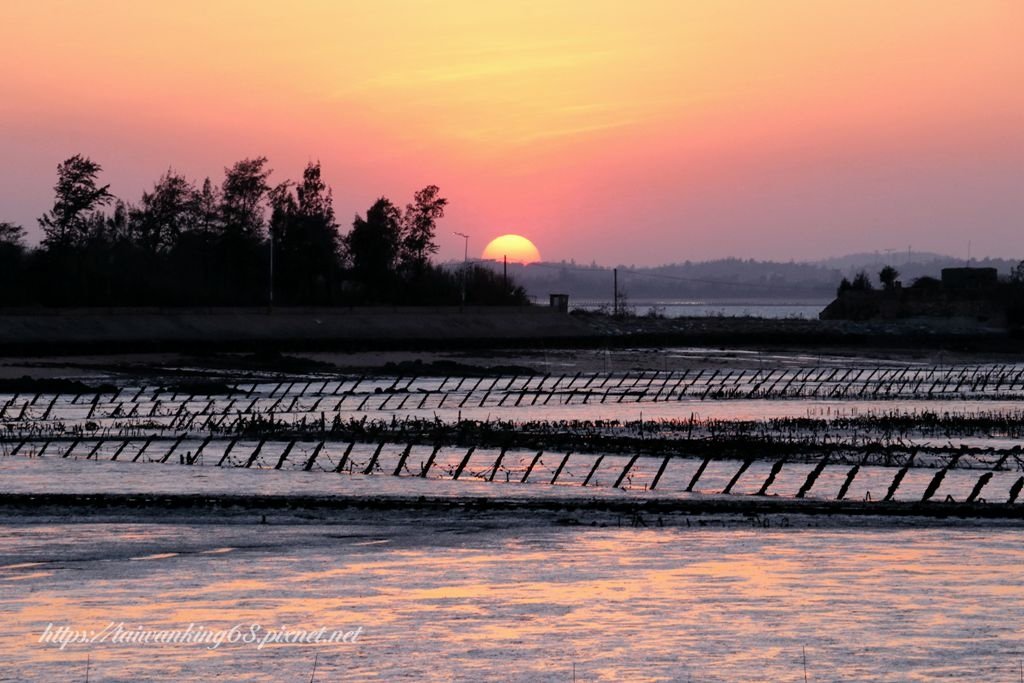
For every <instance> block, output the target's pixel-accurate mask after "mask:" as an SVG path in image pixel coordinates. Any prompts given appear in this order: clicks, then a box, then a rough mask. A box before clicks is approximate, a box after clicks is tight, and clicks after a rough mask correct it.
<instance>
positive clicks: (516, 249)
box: [483, 235, 540, 265]
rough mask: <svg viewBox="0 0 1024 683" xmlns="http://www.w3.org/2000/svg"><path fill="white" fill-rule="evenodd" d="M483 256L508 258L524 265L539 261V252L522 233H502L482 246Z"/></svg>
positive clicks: (494, 259)
mask: <svg viewBox="0 0 1024 683" xmlns="http://www.w3.org/2000/svg"><path fill="white" fill-rule="evenodd" d="M483 258H485V259H491V260H493V261H501V260H503V259H505V258H508V260H509V261H511V262H512V263H522V264H523V265H526V264H528V263H536V262H537V261H540V252H539V251H538V250H537V247H536V246H535V245H534V244H533V242H531V241H530V240H528V239H526V238H525V237H523V236H522V235H502V236H501V237H496V238H494V239H493V240H491V241H490V243H489V244H488V245H487V246H486V247H484V253H483Z"/></svg>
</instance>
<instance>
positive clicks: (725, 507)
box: [0, 493, 1024, 523]
mask: <svg viewBox="0 0 1024 683" xmlns="http://www.w3.org/2000/svg"><path fill="white" fill-rule="evenodd" d="M344 511H349V512H363V513H386V512H396V511H401V512H406V513H413V514H419V513H424V514H429V515H436V514H437V513H453V514H455V515H460V516H465V517H474V516H478V515H488V514H494V513H505V514H511V515H513V516H515V515H519V514H530V513H548V514H553V515H559V516H560V517H559V519H564V518H565V517H564V516H565V515H581V516H582V515H592V516H593V515H597V516H604V515H608V514H611V515H628V516H635V515H639V516H645V515H646V516H655V517H656V516H658V515H689V516H700V515H741V516H763V515H780V514H795V515H807V516H819V517H826V518H831V517H851V518H901V519H922V520H923V519H929V520H953V521H957V520H967V519H986V520H1012V521H1019V520H1024V505H1005V504H995V503H945V502H927V503H922V502H895V501H890V502H881V501H879V502H871V501H819V500H808V499H795V498H781V497H779V498H775V497H771V496H746V497H744V496H733V497H731V498H728V499H727V498H703V497H697V496H695V497H692V498H686V499H672V498H647V499H636V500H609V499H606V498H601V499H598V498H592V499H580V498H578V497H561V498H547V497H546V498H538V499H533V498H530V499H525V498H492V497H482V496H458V497H442V496H417V497H410V496H357V495H353V496H344V495H339V496H304V495H260V496H248V495H233V494H217V495H209V494H155V493H154V494H145V493H89V494H80V493H4V494H0V516H6V515H14V516H17V517H18V518H24V519H26V520H27V519H30V518H31V517H32V516H61V517H64V518H65V521H71V520H67V519H66V516H69V515H76V516H80V517H82V518H83V519H82V521H89V520H88V517H91V516H99V517H103V516H110V515H132V516H138V517H139V519H135V520H133V521H144V520H145V518H146V517H147V516H149V519H150V520H151V521H158V522H159V521H165V520H166V518H167V517H168V516H173V515H174V514H176V513H195V512H210V513H213V512H216V513H224V514H226V515H234V514H238V513H244V514H245V515H246V516H248V517H253V516H255V515H261V514H272V513H275V512H281V513H290V514H301V513H308V514H310V515H316V514H330V513H337V512H344ZM577 521H578V522H580V523H584V522H585V521H586V520H577Z"/></svg>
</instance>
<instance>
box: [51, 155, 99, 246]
mask: <svg viewBox="0 0 1024 683" xmlns="http://www.w3.org/2000/svg"><path fill="white" fill-rule="evenodd" d="M102 170H103V167H101V166H100V165H99V164H97V163H96V162H94V161H93V160H91V159H89V158H88V157H85V156H82V155H81V154H76V155H75V156H73V157H71V158H70V159H66V160H65V161H63V162H61V163H60V164H59V165H58V166H57V184H56V185H55V186H54V188H53V190H54V193H55V197H54V202H53V208H51V209H50V210H49V211H48V212H46V213H45V214H43V216H41V217H40V218H39V226H40V227H41V228H42V229H43V234H44V237H43V244H44V246H46V247H47V248H49V249H60V248H65V247H68V246H70V245H73V244H76V243H82V242H84V241H85V240H86V239H87V238H88V236H89V233H90V228H91V227H94V226H95V225H96V220H95V216H94V214H95V212H96V210H97V209H98V208H100V207H102V206H104V205H106V204H108V203H110V201H111V200H113V198H114V196H113V195H112V194H110V191H109V188H110V186H109V185H103V186H100V185H98V184H97V182H96V179H97V177H99V174H100V172H101V171H102Z"/></svg>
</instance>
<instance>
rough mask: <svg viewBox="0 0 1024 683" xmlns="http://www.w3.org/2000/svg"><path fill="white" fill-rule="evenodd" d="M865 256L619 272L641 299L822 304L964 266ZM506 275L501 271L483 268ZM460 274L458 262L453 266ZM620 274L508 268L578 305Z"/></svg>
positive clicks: (536, 292)
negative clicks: (883, 277)
mask: <svg viewBox="0 0 1024 683" xmlns="http://www.w3.org/2000/svg"><path fill="white" fill-rule="evenodd" d="M909 258H910V260H909V261H908V254H907V252H895V251H894V252H892V253H889V254H884V253H862V254H850V255H847V256H841V257H835V258H829V259H822V260H819V261H810V262H797V261H788V262H781V261H758V260H756V259H739V258H725V259H716V260H712V261H685V262H683V263H672V264H667V265H663V266H655V267H636V266H625V265H620V266H616V268H617V269H618V279H619V292H620V295H625V296H626V297H627V298H628V299H630V300H633V301H639V300H665V299H677V300H678V299H682V300H696V301H707V300H717V301H722V300H732V301H765V300H774V301H789V302H802V301H806V302H819V301H827V300H831V299H832V298H833V297H834V296H835V292H836V288H837V287H838V285H839V282H840V281H841V280H842V279H843V278H844V277H846V278H852V276H853V275H855V274H856V273H857V272H859V271H861V270H864V271H866V272H867V273H868V275H869V276H870V277H871V278H872V279H873V280H876V281H877V276H878V271H879V270H881V268H882V267H883V266H885V265H892V266H893V267H895V268H896V269H897V270H898V271H900V279H901V280H902V281H904V282H907V283H908V284H909V283H910V282H912V281H913V280H914V279H916V278H918V277H922V276H925V275H928V276H931V277H938V276H939V274H940V272H941V271H942V269H943V268H947V267H952V266H962V265H964V260H963V259H956V258H954V257H952V256H947V255H943V254H936V253H931V252H911V254H910V255H909ZM482 263H483V264H485V265H488V264H489V265H490V266H491V267H492V268H494V269H495V270H496V271H498V272H501V269H502V264H500V263H492V262H486V261H485V262H482ZM1016 263H1017V261H1014V260H1009V259H991V258H985V259H973V260H972V261H971V265H972V266H987V267H992V268H996V269H997V270H998V271H999V273H1000V274H1002V275H1005V274H1007V273H1009V271H1010V269H1011V268H1012V267H1013V266H1015V265H1016ZM447 265H448V267H451V268H458V267H460V266H461V263H459V262H453V263H449V264H447ZM612 271H613V268H612V267H609V266H598V265H597V264H590V265H584V264H578V263H576V262H575V261H561V262H545V263H535V264H531V265H529V266H522V265H519V264H509V266H508V274H509V277H510V278H511V279H513V280H514V281H515V282H516V283H517V284H520V285H522V286H523V287H524V288H525V289H526V291H527V293H528V294H529V295H530V296H533V297H546V296H547V295H548V294H551V293H556V292H557V293H563V294H568V295H569V297H570V300H571V301H572V300H575V301H580V300H583V301H611V299H612V291H613V289H612V288H613V274H612Z"/></svg>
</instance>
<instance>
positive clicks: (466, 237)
mask: <svg viewBox="0 0 1024 683" xmlns="http://www.w3.org/2000/svg"><path fill="white" fill-rule="evenodd" d="M455 234H456V235H458V236H459V237H461V238H462V239H463V240H464V245H463V252H462V305H463V306H465V305H466V278H467V277H468V276H469V272H468V271H469V235H467V234H466V233H464V232H457V233H455Z"/></svg>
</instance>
